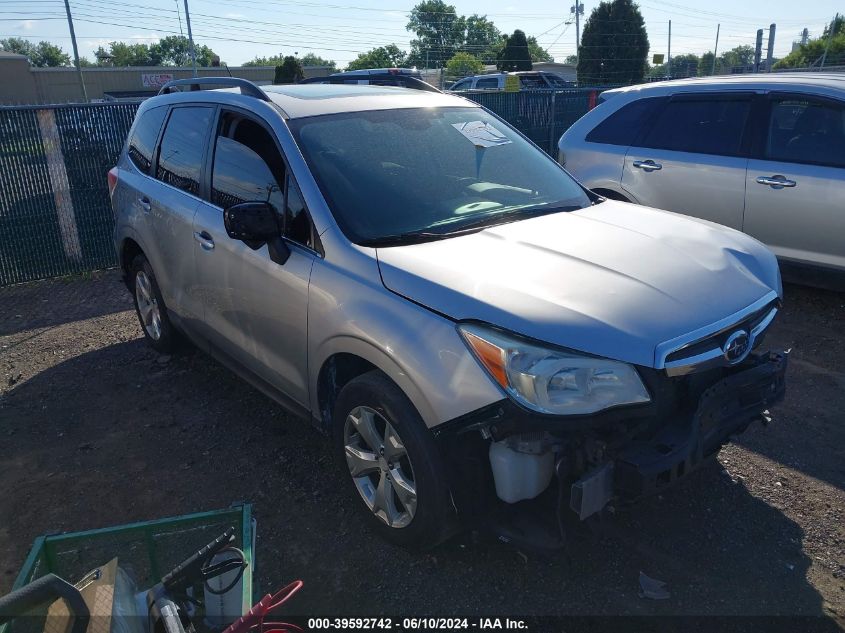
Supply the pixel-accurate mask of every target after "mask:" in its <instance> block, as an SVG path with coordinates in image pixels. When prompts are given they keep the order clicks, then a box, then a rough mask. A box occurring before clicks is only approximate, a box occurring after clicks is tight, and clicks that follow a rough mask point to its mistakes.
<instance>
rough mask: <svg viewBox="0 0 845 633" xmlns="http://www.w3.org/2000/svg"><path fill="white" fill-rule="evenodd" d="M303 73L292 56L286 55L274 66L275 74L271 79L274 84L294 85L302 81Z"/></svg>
mask: <svg viewBox="0 0 845 633" xmlns="http://www.w3.org/2000/svg"><path fill="white" fill-rule="evenodd" d="M304 77H305V73H304V72H302V64H300V63H299V60H298V59H297V58H296V57H294V56H293V55H288V56H287V57H285V58H284V59H283V60H282V63H281V64H280V65H279V66H276V74H275V76H274V78H273V83H274V84H294V83H296V82H298V81H302V79H303V78H304Z"/></svg>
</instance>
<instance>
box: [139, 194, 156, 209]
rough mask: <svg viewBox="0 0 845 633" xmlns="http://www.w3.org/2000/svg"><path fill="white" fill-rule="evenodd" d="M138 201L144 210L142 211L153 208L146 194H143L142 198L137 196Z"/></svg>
mask: <svg viewBox="0 0 845 633" xmlns="http://www.w3.org/2000/svg"><path fill="white" fill-rule="evenodd" d="M138 203H139V204H140V205H141V208H142V209H143V210H144V213H149V212H150V211H151V210H152V208H153V205H152V204H150V199H149V198H148V197H147V196H144V197H143V198H138Z"/></svg>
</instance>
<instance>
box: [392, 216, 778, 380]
mask: <svg viewBox="0 0 845 633" xmlns="http://www.w3.org/2000/svg"><path fill="white" fill-rule="evenodd" d="M377 257H378V261H379V268H380V271H381V275H382V280H383V282H384V285H385V286H386V287H387V288H388V289H389V290H391V291H393V292H395V293H397V294H399V295H402V296H403V297H406V298H408V299H410V300H412V301H414V302H416V303H419V304H421V305H423V306H426V307H428V308H429V309H431V310H435V311H437V312H439V313H441V314H444V315H446V316H448V317H450V318H452V319H455V320H476V321H484V322H488V323H491V324H493V325H496V326H499V327H502V328H505V329H508V330H511V331H513V332H517V333H519V334H522V335H525V336H529V337H532V338H535V339H538V340H541V341H546V342H549V343H553V344H556V345H560V346H563V347H567V348H570V349H574V350H580V351H583V352H588V353H591V354H597V355H600V356H604V357H607V358H613V359H616V360H622V361H626V362H630V363H636V364H639V365H646V366H654V364H655V348H656V347H657V345H658V344H660V343H663V342H665V341H669V340H671V339H674V338H676V337H678V336H681V335H684V334H686V333H689V332H692V331H694V330H697V329H699V328H703V327H706V326H708V325H711V324H714V323H715V322H717V321H719V320H721V319H724V318H725V317H728V316H730V315H732V314H734V313H736V312H738V311H740V310H742V309H744V308H746V307H748V306H750V305H751V304H752V303H754V302H756V301H758V300H760V299H761V298H763V297H764V296H766V295H767V294H771V293H772V291H776V292H777V293H778V294H780V293H781V285H780V273H779V271H778V266H777V260H776V259H775V257H774V255H773V254H772V253H771V252H770V251H769V250H768V249H767V248H766V247H765V246H763V245H762V244H760V243H759V242H758V241H756V240H754V239H753V238H750V237H748V236H747V235H744V234H743V233H740V232H738V231H734V230H733V229H728V228H725V227H722V226H719V225H717V224H713V223H711V222H706V221H703V220H696V219H692V218H688V217H686V216H680V215H677V214H674V213H669V212H666V211H658V210H656V209H650V208H647V207H641V206H638V205H634V204H627V203H622V202H615V201H612V200H607V201H605V202H603V203H601V204H598V205H595V206H592V207H588V208H585V209H580V210H578V211H573V212H569V213H556V214H552V215H547V216H541V217H537V218H532V219H528V220H523V221H520V222H513V223H510V224H504V225H499V226H495V227H490V228H487V229H485V230H482V231H479V232H477V233H472V234H469V235H463V236H459V237H454V238H450V239H444V240H439V241H433V242H426V243H422V244H415V245H408V246H399V247H390V248H380V249H377Z"/></svg>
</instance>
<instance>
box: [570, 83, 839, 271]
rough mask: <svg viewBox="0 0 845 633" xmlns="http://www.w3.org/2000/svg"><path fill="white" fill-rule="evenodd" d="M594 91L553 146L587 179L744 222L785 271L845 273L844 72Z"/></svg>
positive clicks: (606, 191) (735, 223)
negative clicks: (595, 100) (598, 94)
mask: <svg viewBox="0 0 845 633" xmlns="http://www.w3.org/2000/svg"><path fill="white" fill-rule="evenodd" d="M602 97H603V99H604V100H605V103H603V104H601V105H600V106H599V107H597V108H596V109H595V110H593V111H591V112H590V113H588V114H587V115H585V116H584V117H582V118H581V119H580V120H579V121H578V122H576V123H575V124H574V125H573V126H572V127H571V128H569V129H568V130H567V131H566V133H564V135H563V136H562V137H561V139H560V143H559V149H560V161H561V163H562V164H564V165H565V166H566V168H567V170H569V172H570V173H571V174H572V175H573V176H575V177H576V178H578V180H580V181H581V182H582V183H583V184H585V185H586V186H587V187H589V188H590V189H592V190H594V191H596V192H598V193H600V194H601V195H604V196H608V197H612V198H614V199H617V200H628V201H632V202H637V203H640V204H645V205H649V206H652V207H658V208H660V209H667V210H669V211H676V212H679V213H686V214H688V215H693V216H696V217H699V218H704V219H705V220H712V221H713V222H718V223H719V224H724V225H725V226H730V227H733V228H735V229H738V230H741V231H744V232H745V233H748V234H749V235H752V236H754V237H756V238H757V239H759V240H761V241H762V242H764V243H766V244H767V245H768V246H769V247H770V248H771V249H772V250H773V251H774V252H775V254H776V255H777V256H778V258H780V259H781V262H782V263H783V264H785V265H787V266H788V269H789V271H790V272H793V271H796V272H801V268H806V267H812V268H813V269H815V270H814V271H812V272H816V271H819V270H820V269H821V270H828V271H830V272H831V273H833V274H832V275H829V278H837V277H838V278H839V279H845V239H843V236H845V206H844V205H843V201H845V75H841V74H840V75H834V74H822V73H788V74H763V75H737V76H727V77H712V78H707V79H691V80H681V81H667V82H663V83H655V84H648V85H643V86H630V87H627V88H619V89H616V90H610V91H608V92H605V93H603V95H602ZM807 272H810V271H807ZM840 273H842V274H840Z"/></svg>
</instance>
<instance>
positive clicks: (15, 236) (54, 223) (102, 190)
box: [0, 103, 138, 286]
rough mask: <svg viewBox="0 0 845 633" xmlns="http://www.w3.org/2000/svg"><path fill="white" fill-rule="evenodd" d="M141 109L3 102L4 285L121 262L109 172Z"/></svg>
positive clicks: (0, 215) (0, 199)
mask: <svg viewBox="0 0 845 633" xmlns="http://www.w3.org/2000/svg"><path fill="white" fill-rule="evenodd" d="M137 108H138V104H137V103H120V104H90V105H62V106H47V107H41V106H38V107H29V106H24V107H8V108H6V107H4V108H0V286H4V285H8V284H13V283H18V282H22V281H31V280H34V279H44V278H46V277H56V276H60V275H67V274H71V273H78V272H83V271H89V270H97V269H101V268H108V267H109V266H114V265H115V262H116V258H115V254H114V247H113V246H112V242H111V232H112V227H113V219H112V212H111V207H110V206H109V199H108V182H107V174H108V170H109V169H110V168H111V167H112V166H114V164H115V161H116V160H117V156H118V154H119V153H120V149H121V147H122V145H123V141H124V139H125V138H126V135H127V133H128V131H129V127H130V126H131V125H132V119H133V118H134V116H135V111H136V110H137Z"/></svg>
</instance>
